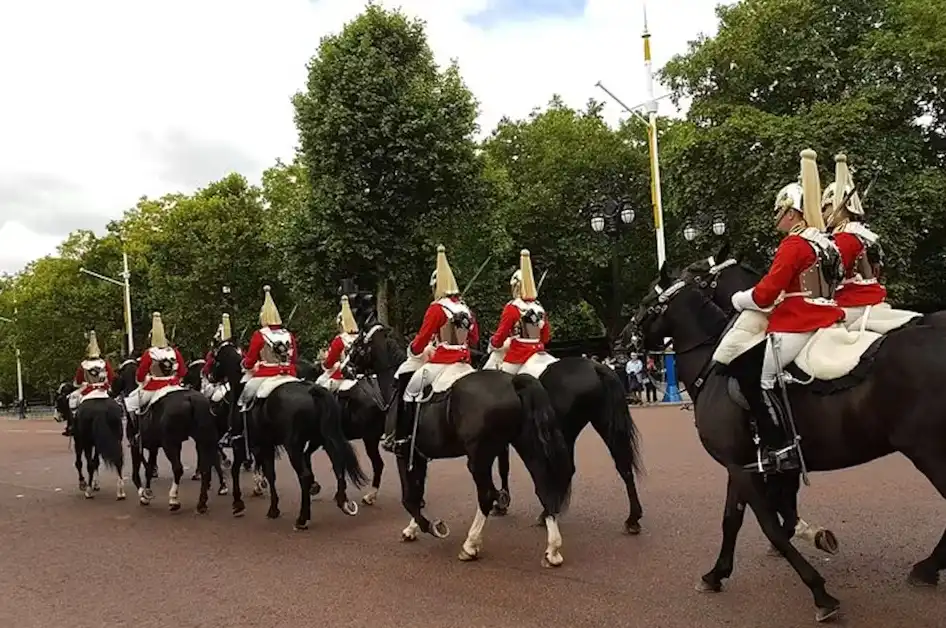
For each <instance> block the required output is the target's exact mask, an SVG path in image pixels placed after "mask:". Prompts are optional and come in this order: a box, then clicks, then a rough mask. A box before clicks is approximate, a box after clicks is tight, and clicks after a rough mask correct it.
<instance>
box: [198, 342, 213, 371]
mask: <svg viewBox="0 0 946 628" xmlns="http://www.w3.org/2000/svg"><path fill="white" fill-rule="evenodd" d="M213 367H214V352H213V349H211V350H210V351H208V352H207V355H205V356H204V367H203V368H202V369H200V373H201V375H203V376H204V377H210V369H212V368H213Z"/></svg>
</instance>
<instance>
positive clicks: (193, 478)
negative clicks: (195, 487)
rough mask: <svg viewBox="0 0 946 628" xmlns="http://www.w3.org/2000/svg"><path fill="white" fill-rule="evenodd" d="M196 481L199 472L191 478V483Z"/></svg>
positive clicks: (198, 477)
mask: <svg viewBox="0 0 946 628" xmlns="http://www.w3.org/2000/svg"><path fill="white" fill-rule="evenodd" d="M198 480H200V472H198V473H195V474H194V475H192V476H191V482H196V481H198Z"/></svg>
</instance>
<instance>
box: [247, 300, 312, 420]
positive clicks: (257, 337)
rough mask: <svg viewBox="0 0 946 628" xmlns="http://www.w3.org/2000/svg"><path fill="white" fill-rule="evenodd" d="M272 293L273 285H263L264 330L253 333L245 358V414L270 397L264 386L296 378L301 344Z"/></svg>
mask: <svg viewBox="0 0 946 628" xmlns="http://www.w3.org/2000/svg"><path fill="white" fill-rule="evenodd" d="M271 290H272V289H271V288H270V287H269V286H263V293H264V297H263V306H262V307H261V308H260V313H259V322H260V325H261V327H260V329H258V330H256V331H255V332H253V337H252V338H250V347H249V349H248V350H247V352H246V355H245V356H244V357H243V368H244V369H245V370H246V375H244V377H243V381H244V386H243V392H242V393H241V394H240V400H239V408H240V411H241V412H246V411H248V410H249V409H250V408H251V407H252V402H253V401H254V400H256V399H265V398H266V397H267V396H268V395H269V392H270V386H266V387H263V384H264V383H275V382H276V380H277V378H280V381H281V380H282V379H284V378H286V377H290V378H292V379H296V362H297V360H298V358H299V350H298V346H299V345H298V343H297V342H296V337H295V336H294V335H293V334H292V332H290V331H289V330H287V329H285V328H283V326H282V318H280V316H279V310H277V309H276V303H275V302H274V301H273V295H272V294H271ZM235 438H239V435H237V436H236V437H235Z"/></svg>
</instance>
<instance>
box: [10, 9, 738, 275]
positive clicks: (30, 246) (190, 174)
mask: <svg viewBox="0 0 946 628" xmlns="http://www.w3.org/2000/svg"><path fill="white" fill-rule="evenodd" d="M719 1H720V0H650V2H648V7H647V9H648V15H649V21H650V27H651V31H652V32H653V34H654V36H653V40H652V43H653V51H654V60H655V63H656V65H657V66H658V67H659V66H661V65H662V64H663V63H664V62H666V61H667V59H669V58H670V57H671V56H672V55H673V54H675V53H678V52H682V51H684V50H686V44H687V42H688V41H689V40H692V39H694V38H695V37H696V36H697V35H698V34H699V33H701V32H705V33H707V34H712V33H713V32H715V29H716V21H715V16H714V7H715V5H716V4H718V3H719ZM727 3H728V0H727ZM377 4H381V5H385V6H400V7H402V8H403V9H404V10H405V11H406V12H407V13H409V14H412V15H416V16H419V17H421V18H423V19H425V20H426V21H427V23H428V31H427V32H428V35H429V38H430V45H431V47H432V48H433V50H434V53H435V54H436V57H437V60H438V62H440V63H446V62H447V61H448V60H449V59H450V58H453V57H456V58H457V59H459V62H460V67H461V71H462V73H463V76H464V78H465V79H466V81H467V83H468V85H469V86H470V88H471V89H472V90H473V92H474V94H475V95H476V97H477V99H478V100H479V101H480V103H481V118H480V126H481V128H482V131H483V132H484V133H486V132H488V131H489V130H490V129H491V128H492V127H493V126H494V125H495V123H496V122H497V120H498V119H499V118H500V117H501V116H502V115H509V116H512V117H521V116H524V115H526V114H528V113H529V111H530V110H531V109H532V108H533V107H536V106H541V105H544V104H545V103H546V102H547V101H548V99H549V97H550V96H551V95H552V94H553V93H556V92H557V93H560V94H561V95H562V96H563V97H564V98H565V101H566V102H568V103H569V104H571V105H574V106H582V105H583V104H584V103H585V101H586V100H587V99H588V98H589V97H596V98H604V94H603V93H602V92H600V91H599V90H597V89H596V88H595V87H594V84H595V82H596V81H598V80H602V81H603V82H604V84H605V85H606V86H607V87H608V88H610V89H611V90H612V91H614V92H616V93H617V94H618V95H619V97H620V98H621V99H622V100H624V102H625V103H626V104H628V105H631V106H633V105H636V104H638V103H640V102H642V101H644V100H645V99H646V92H645V83H644V72H643V62H642V52H641V39H640V34H641V30H642V26H643V13H642V8H641V7H642V3H641V0H394V1H388V0H383V1H381V0H378V1H377ZM364 6H365V3H364V2H363V1H362V0H151V1H150V2H148V1H145V0H137V1H135V2H131V1H128V0H82V1H77V0H29V1H28V2H12V1H10V2H2V3H0V86H2V90H0V103H2V104H0V271H15V270H18V269H20V268H22V266H23V265H24V264H26V263H27V262H29V261H30V260H32V259H35V258H37V257H41V256H43V255H45V254H47V253H51V252H54V251H55V248H56V245H57V244H58V243H59V242H60V241H61V240H62V238H63V237H64V236H65V235H66V234H67V233H69V231H71V230H73V229H78V228H87V229H93V230H95V231H96V232H101V231H102V230H103V229H104V226H105V224H106V223H107V222H108V221H109V220H111V219H113V218H116V217H118V216H120V215H121V213H122V212H123V211H124V210H125V209H127V208H129V207H131V206H133V205H134V203H135V202H136V200H137V199H138V198H139V197H140V196H142V195H148V196H160V195H162V194H164V193H168V192H190V191H192V190H194V189H195V188H196V187H199V186H202V185H204V184H206V183H208V182H209V181H211V180H213V179H217V178H220V177H222V176H224V175H226V174H227V173H228V172H232V171H237V172H240V173H242V174H244V175H246V176H247V177H249V178H250V179H251V180H252V181H258V179H259V175H260V173H261V172H262V170H263V169H265V168H267V167H268V166H270V165H271V164H272V163H273V161H274V160H275V159H276V158H277V157H283V158H290V157H291V155H292V153H293V149H294V147H295V145H296V144H297V135H296V129H295V127H294V125H293V120H292V107H291V105H290V101H289V98H290V96H291V95H292V94H293V93H294V92H296V91H297V90H299V89H300V88H301V87H302V86H303V85H304V82H305V76H306V70H305V64H306V62H307V61H308V59H309V58H310V57H311V56H312V55H313V54H314V52H315V50H316V48H317V46H318V43H319V39H320V37H322V36H323V35H325V34H327V33H332V32H337V31H338V30H339V29H340V28H341V27H342V25H343V24H344V23H345V22H346V21H348V20H350V19H351V18H352V17H354V16H355V15H356V14H357V13H359V12H360V11H361V10H362V9H363V7H364ZM660 93H663V90H662V89H661V88H660V87H659V86H658V95H659V94H660ZM606 112H607V116H608V118H609V119H610V120H612V121H616V120H618V119H619V118H620V117H621V112H620V110H619V108H618V107H617V106H615V105H612V104H609V105H608V107H607V109H606ZM661 113H662V114H671V113H673V108H672V105H671V104H670V103H669V102H666V101H665V102H664V103H662V104H661Z"/></svg>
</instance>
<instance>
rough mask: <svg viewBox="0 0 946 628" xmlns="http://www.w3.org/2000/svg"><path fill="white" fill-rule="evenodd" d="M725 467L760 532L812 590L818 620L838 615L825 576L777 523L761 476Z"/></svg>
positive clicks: (838, 607)
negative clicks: (760, 529)
mask: <svg viewBox="0 0 946 628" xmlns="http://www.w3.org/2000/svg"><path fill="white" fill-rule="evenodd" d="M728 470H729V477H730V479H731V480H732V482H733V484H734V486H733V488H734V490H735V491H736V492H737V493H738V494H739V496H740V497H742V498H743V499H745V500H746V502H747V503H748V504H749V507H750V508H752V512H754V513H755V516H756V519H757V520H758V521H759V526H760V527H761V528H762V532H763V533H764V534H765V536H766V537H767V538H768V539H769V542H771V543H772V544H773V545H774V546H775V547H776V549H778V550H779V551H780V552H781V553H782V555H783V556H785V558H786V560H788V563H789V564H790V565H791V566H792V569H794V570H795V572H796V573H797V574H798V576H799V577H800V578H801V579H802V582H804V583H805V585H806V586H807V587H808V589H809V590H810V591H811V594H812V597H814V600H815V606H816V607H817V611H816V613H815V619H816V620H817V621H827V620H829V619H832V618H834V617H835V616H837V614H838V612H839V611H840V609H841V602H839V601H838V600H837V598H835V597H834V596H832V595H830V594H829V593H828V592H827V591H826V590H825V587H824V584H825V582H824V577H822V575H821V574H820V573H818V571H817V570H816V569H815V568H814V567H812V566H811V563H809V562H808V561H807V560H805V558H804V557H803V556H802V555H801V554H800V553H799V551H798V550H797V549H795V546H794V545H792V542H791V539H790V538H788V537H786V536H785V534H784V532H783V531H782V528H781V526H780V525H779V521H778V515H777V514H776V513H775V510H774V509H773V508H772V507H771V505H770V504H769V502H768V501H767V500H766V496H765V485H764V481H763V479H762V477H761V476H759V475H756V474H753V473H749V472H747V471H745V470H744V469H742V467H739V466H732V467H730V468H729V469H728Z"/></svg>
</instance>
